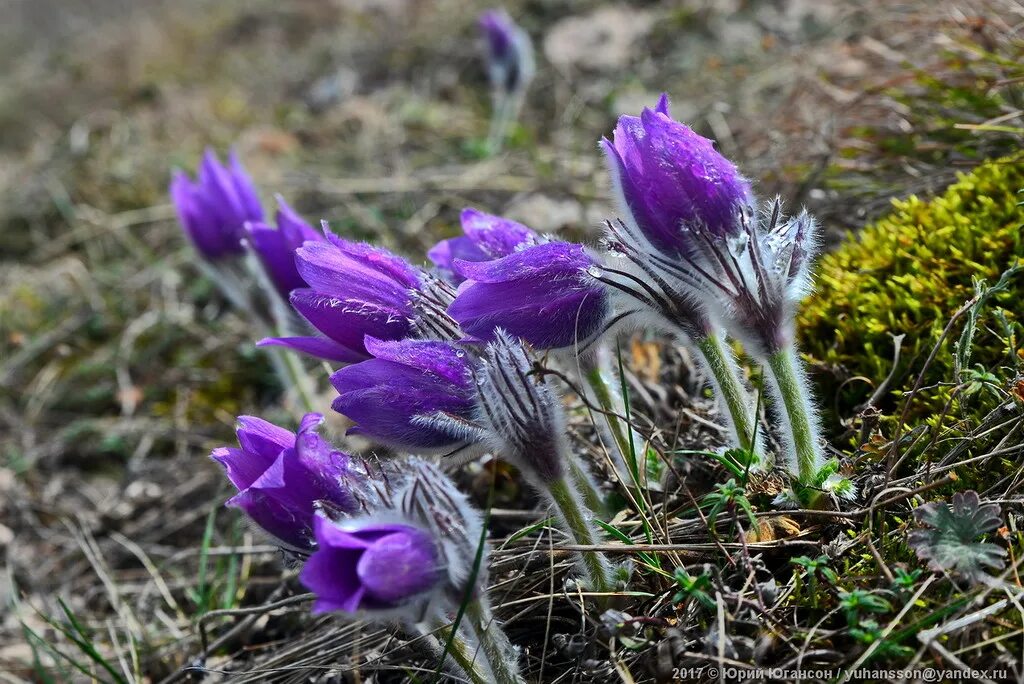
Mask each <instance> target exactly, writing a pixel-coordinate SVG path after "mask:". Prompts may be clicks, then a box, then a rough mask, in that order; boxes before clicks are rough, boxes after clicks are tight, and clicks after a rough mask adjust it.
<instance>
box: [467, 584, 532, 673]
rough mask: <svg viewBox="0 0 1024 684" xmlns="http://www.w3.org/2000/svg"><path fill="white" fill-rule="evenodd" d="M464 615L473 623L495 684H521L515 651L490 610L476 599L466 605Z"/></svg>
mask: <svg viewBox="0 0 1024 684" xmlns="http://www.w3.org/2000/svg"><path fill="white" fill-rule="evenodd" d="M466 615H467V616H469V619H470V620H471V621H472V623H473V629H474V631H475V632H476V635H477V638H478V639H479V640H480V645H481V646H482V647H483V651H484V656H485V657H486V658H487V664H488V665H490V666H491V674H492V675H493V676H494V682H495V684H523V678H522V676H520V674H519V663H518V662H517V657H516V652H515V649H514V648H513V647H512V644H511V643H510V642H509V640H508V637H507V636H506V635H505V632H504V630H502V629H501V627H500V626H499V625H498V624H497V622H495V620H494V616H493V615H492V614H491V611H490V609H489V608H488V607H487V606H485V605H484V604H483V602H482V601H481V600H479V599H477V600H475V601H470V602H469V603H468V604H467V605H466Z"/></svg>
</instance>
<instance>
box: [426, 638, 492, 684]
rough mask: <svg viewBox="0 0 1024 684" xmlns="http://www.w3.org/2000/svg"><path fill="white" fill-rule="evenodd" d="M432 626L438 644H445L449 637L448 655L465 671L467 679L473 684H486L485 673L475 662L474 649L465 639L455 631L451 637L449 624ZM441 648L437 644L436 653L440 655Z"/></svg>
mask: <svg viewBox="0 0 1024 684" xmlns="http://www.w3.org/2000/svg"><path fill="white" fill-rule="evenodd" d="M434 628H435V629H436V631H437V635H438V639H437V640H436V641H437V642H440V644H447V643H449V639H450V643H451V646H449V648H448V655H449V656H451V658H452V660H454V661H455V662H456V663H458V665H459V667H461V668H462V670H463V671H464V672H465V673H466V676H467V677H469V681H470V682H472V683H473V684H488V677H487V673H481V672H480V671H479V666H478V665H477V663H476V649H475V648H470V645H469V644H468V643H466V640H465V639H463V638H462V637H461V636H459V635H458V633H456V634H455V636H454V638H452V626H451V625H444V626H436V625H435V626H434ZM442 650H443V649H442V648H441V646H440V645H439V644H438V645H437V651H438V655H440V652H441V651H442Z"/></svg>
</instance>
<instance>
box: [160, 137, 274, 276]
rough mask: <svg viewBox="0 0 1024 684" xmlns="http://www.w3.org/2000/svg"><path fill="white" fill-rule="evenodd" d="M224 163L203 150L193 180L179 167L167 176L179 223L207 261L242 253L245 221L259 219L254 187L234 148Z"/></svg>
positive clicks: (259, 212) (261, 211) (257, 199)
mask: <svg viewBox="0 0 1024 684" xmlns="http://www.w3.org/2000/svg"><path fill="white" fill-rule="evenodd" d="M228 164H229V166H224V165H223V164H221V162H220V160H219V159H217V155H216V154H214V152H213V150H207V151H206V153H205V154H204V155H203V161H202V163H201V164H200V165H199V173H198V174H197V178H196V180H195V181H192V180H191V179H190V178H189V177H188V175H187V174H186V173H184V172H183V171H175V172H174V174H173V177H172V179H171V186H170V194H171V201H172V203H173V204H174V208H175V210H176V211H177V213H178V220H179V221H180V223H181V227H182V229H184V231H185V234H186V235H188V237H189V239H190V240H191V241H192V244H193V245H195V248H196V250H197V251H198V252H199V254H200V255H201V256H202V257H203V258H204V259H206V260H208V261H217V260H219V259H223V258H226V257H230V256H238V255H240V254H243V253H244V252H245V248H244V246H243V245H242V239H243V238H244V237H245V224H246V222H248V221H253V222H258V221H262V220H263V209H262V208H261V207H260V200H259V196H258V195H257V193H256V188H255V187H254V186H253V183H252V180H250V178H249V175H248V174H247V173H246V172H245V169H244V168H242V164H241V162H239V161H238V157H236V156H235V154H234V152H232V153H231V154H230V156H229V160H228Z"/></svg>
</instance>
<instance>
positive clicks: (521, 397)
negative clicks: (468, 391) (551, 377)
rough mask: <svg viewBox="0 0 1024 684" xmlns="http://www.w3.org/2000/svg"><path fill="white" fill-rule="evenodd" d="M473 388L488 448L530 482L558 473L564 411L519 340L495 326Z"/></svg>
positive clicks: (562, 467) (562, 454)
mask: <svg viewBox="0 0 1024 684" xmlns="http://www.w3.org/2000/svg"><path fill="white" fill-rule="evenodd" d="M477 391H478V398H479V405H480V410H479V412H478V414H477V421H478V424H479V426H480V436H481V439H482V440H483V441H484V443H486V444H487V446H488V449H489V450H490V451H492V452H493V453H495V454H496V455H498V456H500V457H501V458H504V459H505V460H507V461H509V462H510V463H513V464H514V465H516V466H517V467H518V468H519V469H520V470H522V471H523V472H524V473H525V474H526V475H527V477H530V478H532V479H533V480H534V481H535V482H541V483H550V482H554V481H555V480H558V479H560V478H561V477H562V476H563V475H564V474H565V470H566V466H567V464H566V463H565V458H566V454H568V453H569V444H568V442H567V437H566V435H567V434H568V430H567V428H566V424H565V413H564V410H563V408H562V404H561V401H560V400H559V397H558V395H557V394H556V393H555V391H554V389H553V388H552V387H551V386H550V385H549V384H548V383H547V382H545V380H544V377H543V376H542V375H539V374H536V373H534V372H533V363H532V360H531V358H530V355H529V354H528V353H527V351H526V349H525V348H524V347H523V343H522V342H521V341H519V340H515V339H513V338H511V337H510V336H509V335H508V334H507V333H505V332H504V331H502V330H498V331H497V333H496V336H495V339H494V341H493V342H491V343H490V344H489V345H487V350H486V354H485V358H484V361H483V365H482V369H481V373H480V378H479V381H478V382H477Z"/></svg>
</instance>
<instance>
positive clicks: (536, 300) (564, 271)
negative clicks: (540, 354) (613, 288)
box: [448, 242, 610, 349]
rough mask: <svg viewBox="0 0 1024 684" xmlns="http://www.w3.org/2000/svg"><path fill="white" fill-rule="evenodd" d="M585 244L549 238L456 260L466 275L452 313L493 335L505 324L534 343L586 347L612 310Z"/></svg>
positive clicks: (478, 333)
mask: <svg viewBox="0 0 1024 684" xmlns="http://www.w3.org/2000/svg"><path fill="white" fill-rule="evenodd" d="M594 265H595V261H594V259H593V257H591V256H590V255H589V254H588V253H587V251H586V250H585V249H584V248H583V247H582V246H581V245H576V244H571V243H566V242H549V243H546V244H540V245H535V246H533V247H527V248H525V249H522V250H521V251H518V252H515V253H513V254H510V255H509V256H506V257H503V258H501V259H496V260H494V261H487V262H470V261H459V260H456V261H455V270H456V272H457V273H458V274H459V275H460V276H462V277H463V278H466V282H464V283H463V284H462V285H461V286H460V287H459V292H458V296H457V297H456V298H455V301H454V302H453V303H452V305H451V306H450V307H449V308H448V313H449V314H450V315H451V317H452V318H454V319H455V320H456V321H457V322H458V323H459V326H460V327H461V328H462V330H463V331H465V332H466V333H467V334H469V335H472V336H474V337H477V338H479V339H482V340H492V339H494V338H495V330H496V329H497V328H499V327H500V328H503V329H505V330H506V331H507V332H508V333H510V334H511V335H513V336H515V337H520V338H522V339H524V340H526V341H527V342H529V343H530V344H531V345H532V346H533V347H535V348H536V349H574V348H581V347H585V346H586V345H587V343H588V342H589V341H590V340H591V339H592V338H593V337H594V336H595V335H598V334H600V333H601V332H602V331H603V329H604V325H605V323H606V322H607V318H608V316H609V314H610V307H609V303H608V293H607V291H606V288H605V287H604V286H603V285H602V284H601V283H599V282H597V281H595V280H594V278H592V277H590V276H589V275H588V270H589V269H590V268H592V267H594Z"/></svg>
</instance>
